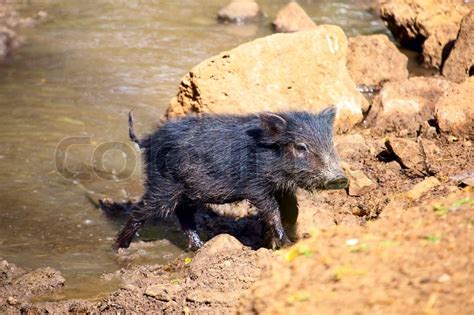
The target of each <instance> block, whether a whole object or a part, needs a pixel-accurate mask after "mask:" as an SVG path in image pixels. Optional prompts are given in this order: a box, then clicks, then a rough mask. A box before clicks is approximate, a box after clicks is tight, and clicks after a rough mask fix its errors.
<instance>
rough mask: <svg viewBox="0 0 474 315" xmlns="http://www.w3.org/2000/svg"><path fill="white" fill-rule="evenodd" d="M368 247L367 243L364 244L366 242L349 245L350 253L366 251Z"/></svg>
mask: <svg viewBox="0 0 474 315" xmlns="http://www.w3.org/2000/svg"><path fill="white" fill-rule="evenodd" d="M368 249H369V245H368V244H366V243H361V244H359V245H355V246H352V247H351V252H352V253H360V252H363V251H366V250H368Z"/></svg>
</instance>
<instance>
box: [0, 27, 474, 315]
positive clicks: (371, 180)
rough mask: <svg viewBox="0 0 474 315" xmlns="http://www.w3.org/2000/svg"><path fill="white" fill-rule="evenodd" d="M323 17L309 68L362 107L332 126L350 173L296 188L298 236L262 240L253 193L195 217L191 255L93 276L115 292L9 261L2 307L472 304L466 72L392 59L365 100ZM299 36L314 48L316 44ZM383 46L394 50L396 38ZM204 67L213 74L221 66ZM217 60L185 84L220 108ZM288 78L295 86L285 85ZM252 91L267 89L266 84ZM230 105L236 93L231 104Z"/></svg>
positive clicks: (366, 67) (34, 310)
mask: <svg viewBox="0 0 474 315" xmlns="http://www.w3.org/2000/svg"><path fill="white" fill-rule="evenodd" d="M330 29H333V31H334V34H336V35H337V36H335V37H334V38H332V39H331V40H328V39H327V38H326V37H325V35H327V32H321V31H319V33H318V31H317V30H316V31H315V33H314V34H316V35H315V36H320V37H321V38H322V40H321V42H322V43H324V45H326V46H327V47H326V46H324V47H326V50H321V51H318V52H319V53H321V55H322V56H330V57H331V58H335V57H334V56H336V57H337V58H335V60H333V61H331V62H332V63H331V64H316V67H317V69H323V70H324V71H327V72H324V71H321V72H319V75H320V77H321V80H323V79H324V80H325V81H328V82H329V83H330V84H328V89H327V90H326V91H324V93H326V94H325V95H324V97H326V98H327V99H324V102H321V103H325V102H326V100H330V99H331V98H332V97H334V95H335V93H332V92H331V91H332V90H331V89H333V90H337V87H336V86H335V85H334V82H335V81H338V82H339V84H342V85H341V86H343V87H344V88H346V89H347V91H348V92H347V93H340V94H341V95H338V96H337V97H338V98H340V99H345V98H346V96H347V94H349V93H352V95H355V96H357V97H355V96H354V98H353V99H356V98H357V100H358V101H357V103H356V105H357V106H358V107H357V106H356V107H353V108H352V109H354V108H355V109H358V111H357V110H356V111H352V114H354V113H355V114H357V116H356V117H351V116H350V115H347V116H344V115H341V116H339V119H341V120H343V119H348V121H350V123H349V124H347V126H350V127H347V126H346V127H344V128H343V127H341V130H342V131H341V132H342V133H343V134H338V135H337V136H335V145H336V148H337V151H338V152H339V154H340V156H341V159H342V162H343V163H342V164H343V167H344V169H345V171H346V173H347V174H348V176H349V177H350V181H351V184H350V186H349V188H348V189H347V190H340V191H324V192H317V193H314V194H309V193H305V192H300V193H299V195H298V197H299V219H298V221H297V224H296V225H295V226H290V227H287V228H288V229H289V230H290V231H289V232H290V235H291V236H292V237H293V238H294V239H298V242H297V243H296V244H295V245H294V246H293V247H290V248H287V249H284V250H279V251H270V250H268V249H264V248H260V246H261V242H262V240H261V234H262V226H261V225H260V223H259V222H258V221H257V220H256V218H255V217H253V210H252V209H251V208H249V207H248V205H247V204H245V203H242V204H239V205H229V206H223V207H218V208H216V209H215V210H214V212H215V213H214V212H205V213H200V214H199V216H198V225H199V230H200V231H202V232H203V234H204V235H205V238H206V239H208V240H209V241H208V242H207V243H206V245H205V246H204V247H203V248H202V249H201V250H199V251H198V252H197V253H196V254H191V253H186V254H183V255H182V256H180V257H179V258H177V259H175V260H173V261H171V262H169V263H167V264H166V265H158V264H155V265H144V266H138V267H136V266H135V267H126V268H123V269H120V270H119V271H117V272H114V273H109V274H105V275H103V276H101V277H100V278H99V277H98V279H97V281H98V282H97V283H106V284H113V286H117V287H119V288H118V289H116V290H112V291H113V292H112V293H107V290H105V289H104V291H103V292H102V293H101V294H99V295H97V296H96V297H95V298H93V299H88V300H82V299H70V298H67V295H65V294H64V288H65V287H67V282H66V280H65V279H64V277H63V276H62V275H61V274H60V272H58V271H56V270H54V269H51V268H40V269H36V270H33V271H31V270H25V269H23V268H19V267H17V266H15V265H14V264H11V263H8V262H7V261H4V260H3V261H1V263H0V313H13V314H15V313H28V314H43V313H66V312H73V313H101V312H103V313H114V314H117V313H119V314H123V313H150V312H154V313H168V314H176V313H185V314H209V313H211V314H212V313H215V314H222V313H226V314H227V313H242V314H247V313H267V314H288V313H290V314H301V313H314V311H315V310H317V311H318V312H320V313H322V314H346V313H347V314H353V313H364V314H365V313H380V314H386V313H408V314H419V313H426V314H438V313H441V314H452V313H456V314H472V313H473V312H474V285H473V279H472V276H473V274H474V263H473V260H474V238H473V237H472V234H473V231H474V220H473V215H474V190H473V188H472V186H473V180H474V179H473V176H474V174H473V170H472V161H473V160H474V148H473V143H472V134H471V130H472V125H469V122H470V119H471V117H470V116H468V115H467V114H469V113H470V108H469V104H467V102H466V99H469V95H472V90H471V89H469V84H471V83H470V82H473V81H469V80H468V81H466V83H465V84H462V85H454V84H452V83H449V82H447V81H446V80H444V79H443V78H440V77H436V78H408V75H409V74H408V73H407V71H406V60H405V59H403V58H399V59H400V60H399V62H398V63H397V67H399V68H400V69H401V70H403V71H399V72H398V73H397V75H396V76H395V75H393V76H385V73H382V74H384V76H380V77H377V78H375V79H376V80H375V79H374V82H377V84H378V83H380V84H381V86H377V87H376V89H375V93H376V92H377V91H379V90H381V92H380V94H378V95H375V97H374V98H372V99H371V100H370V101H365V99H363V98H362V96H361V95H360V94H358V92H357V90H356V84H355V82H352V81H356V79H355V75H354V73H351V76H352V80H351V79H350V78H349V75H348V73H347V69H346V63H345V61H346V55H345V54H346V51H345V48H344V47H346V44H344V43H345V42H346V38H345V35H344V33H343V32H342V31H339V30H337V29H335V28H334V27H330ZM318 34H319V35H318ZM321 34H322V35H321ZM323 35H324V36H323ZM302 36H306V35H304V34H303V35H302ZM311 36H312V35H311ZM311 36H310V34H309V33H308V38H307V43H312V42H313V40H312V38H311ZM291 40H293V39H291V38H290V37H284V36H279V37H272V38H271V39H270V40H269V42H271V41H275V42H279V41H281V43H284V42H285V41H286V44H288V43H289V42H290V43H291ZM362 40H363V39H358V40H357V42H359V41H360V42H362ZM384 42H385V43H384ZM386 42H387V40H384V39H374V38H372V39H370V42H369V44H370V45H368V46H367V47H372V46H378V45H387V44H386ZM259 43H261V42H259ZM353 43H354V42H353ZM313 44H314V43H313ZM336 44H337V45H336ZM252 45H253V46H252ZM371 45H372V46H371ZM255 46H256V45H255V42H254V43H253V44H250V45H249V46H247V48H248V49H240V50H235V51H233V52H230V53H225V54H223V55H224V56H227V57H225V59H227V58H228V56H231V57H232V58H233V57H234V56H236V55H237V56H240V57H242V56H247V57H248V55H246V54H248V51H252V50H251V49H252V47H253V48H255ZM392 46H393V47H392ZM305 47H307V48H311V49H313V48H314V49H316V50H317V49H319V48H318V47H323V44H321V45H319V44H318V45H310V44H308V46H305ZM315 47H316V48H315ZM335 47H343V48H342V49H339V48H337V49H335ZM362 48H363V49H367V48H366V46H364V47H362ZM300 49H301V48H300ZM389 49H391V50H392V51H393V50H396V48H395V46H394V45H391V46H390V47H389ZM301 50H303V51H302V52H301V51H298V49H296V48H295V51H297V53H300V52H301V54H300V55H298V56H304V55H305V53H306V48H305V49H301ZM336 52H337V54H340V56H339V55H336ZM377 52H378V55H385V53H380V51H377ZM239 54H240V55H239ZM279 55H281V54H280V53H279V52H278V51H276V50H269V51H268V52H265V54H263V55H262V61H263V62H265V63H266V64H269V62H271V61H272V60H273V61H274V60H278V59H277V58H278V56H279ZM362 55H364V54H362ZM395 55H396V54H395ZM275 56H277V57H275ZM287 56H288V55H287ZM375 57H377V56H375ZM375 57H374V58H375ZM378 57H380V56H378ZM382 57H383V56H382ZM219 58H220V57H217V59H212V60H220V59H219ZM222 58H224V57H222ZM264 58H267V59H264ZM385 59H387V58H385ZM212 60H211V61H212ZM233 60H237V63H235V64H233V65H232V70H233V71H234V73H238V72H237V71H238V69H240V68H241V67H240V64H239V63H238V62H239V61H242V60H243V58H240V59H239V58H235V59H233ZM249 60H250V59H249ZM305 60H306V59H305ZM321 60H329V57H328V58H321ZM259 61H260V60H259ZM298 61H301V59H298V58H295V59H294V60H292V62H293V63H294V64H295V65H298ZM365 61H367V60H365ZM306 62H308V67H306V66H301V67H300V69H299V71H301V73H302V74H303V75H301V76H300V77H307V73H305V71H308V68H309V67H310V66H311V67H312V66H314V63H311V60H306ZM382 62H383V61H382ZM385 62H386V63H389V62H390V60H385ZM229 63H230V62H228V61H225V62H223V64H224V65H226V64H227V65H228V64H229ZM300 64H301V62H300ZM204 65H206V64H205V63H204ZM336 66H337V67H336ZM377 66H378V65H375V68H377ZM384 66H386V65H384ZM318 67H319V68H318ZM371 67H374V65H373V62H364V63H362V65H360V68H361V69H362V70H357V68H358V67H355V68H356V70H354V71H355V72H357V71H359V73H358V75H359V76H360V77H359V79H361V78H364V79H367V75H366V73H371V74H373V73H374V71H372V70H374V69H372V68H371ZM204 68H205V69H207V70H206V71H209V73H211V76H212V75H213V74H214V72H213V71H215V70H216V69H214V68H207V67H204ZM196 69H198V70H199V66H198V67H196ZM209 69H210V70H209ZM222 69H223V70H222ZM222 69H220V70H222V71H221V73H220V74H221V75H222V76H221V77H219V78H220V79H219V80H221V81H220V82H217V83H220V84H221V85H222V86H221V87H219V88H218V89H213V88H209V89H208V90H206V89H205V88H201V89H194V90H195V91H193V93H194V92H196V91H197V92H199V93H201V94H198V95H199V96H200V98H195V99H192V101H196V103H198V101H200V100H201V101H202V100H203V99H204V97H206V98H207V99H206V100H209V101H208V102H207V101H206V102H204V103H203V104H201V103H200V104H197V105H199V106H203V107H202V108H201V109H204V110H210V111H211V112H212V111H214V110H215V109H213V108H212V107H210V106H208V104H211V103H212V101H213V100H215V99H216V96H219V95H220V94H221V93H220V92H221V90H222V89H223V87H229V86H232V85H229V84H227V81H226V80H228V77H227V76H226V75H227V73H229V72H228V71H226V68H225V67H223V68H222ZM236 69H237V70H236ZM270 70H275V72H272V71H268V72H266V74H267V75H268V77H269V78H271V80H269V81H270V82H277V81H278V80H281V82H285V79H286V78H287V76H286V74H283V75H281V73H280V76H276V75H273V74H275V73H278V71H277V70H278V68H274V69H270ZM364 71H365V72H364ZM385 72H386V71H385ZM191 73H192V72H191ZM195 73H196V72H194V74H195ZM246 73H247V71H245V69H244V70H243V71H242V73H241V74H242V76H241V78H240V80H239V81H238V83H239V84H241V86H242V87H245V86H246V84H248V83H249V81H247V79H246V78H247V75H246ZM314 73H316V71H314V72H313V74H314ZM199 74H200V77H199V76H191V75H188V76H187V77H190V78H193V80H196V78H202V81H199V80H197V81H192V82H193V84H195V85H196V86H198V85H199V84H203V82H204V83H206V75H207V74H208V73H206V72H205V71H200V72H199ZM328 75H330V76H331V77H330V79H328ZM356 75H357V73H356ZM185 78H186V77H185ZM232 78H234V77H232ZM331 78H336V79H337V80H336V79H334V80H333V79H331ZM219 80H217V81H219ZM387 80H389V81H391V80H393V81H391V82H388V83H387V82H386V81H387ZM186 82H188V81H186V80H183V82H182V84H181V86H180V88H181V90H180V92H181V94H178V97H177V99H176V100H174V101H172V103H171V104H172V105H173V104H174V105H175V107H174V108H175V110H174V111H168V113H170V112H172V113H173V114H176V113H178V114H179V113H180V112H179V111H178V110H176V108H178V109H180V108H184V109H186V108H187V107H186V106H183V105H186V104H187V101H188V100H186V97H188V96H189V95H188V94H189V93H186V91H187V90H186V88H187V87H189V86H187V85H186V84H185V83H186ZM318 82H321V81H318ZM341 82H342V83H341ZM293 83H294V86H291V88H287V87H286V86H283V85H282V86H283V88H282V89H283V91H284V92H281V93H280V94H278V93H277V92H273V93H272V95H273V97H275V100H277V99H281V97H288V99H289V100H291V99H293V100H294V99H297V98H298V97H299V98H301V100H302V103H304V102H303V101H305V100H307V99H317V97H314V98H311V97H307V95H308V94H304V93H307V92H308V90H309V88H308V85H304V84H301V83H299V82H298V81H295V82H293ZM313 83H314V82H313ZM316 83H317V82H316ZM331 83H332V85H331ZM362 83H364V82H362ZM382 83H383V84H382ZM382 85H383V86H382ZM201 87H209V85H206V84H203V85H202V86H201ZM211 87H215V86H211ZM318 87H319V84H313V85H312V86H311V88H312V90H311V91H310V92H312V93H314V95H317V94H318V92H319V91H318ZM242 90H245V89H242ZM291 90H293V91H300V92H301V93H293V92H288V91H291ZM216 91H217V92H216ZM214 92H215V93H214ZM230 92H235V91H230ZM254 92H255V91H254ZM303 92H304V93H303ZM206 93H207V94H206ZM258 93H259V94H258V96H261V97H262V98H265V97H267V95H266V94H265V93H267V89H264V88H262V89H261V90H259V91H258ZM290 93H293V94H290ZM308 93H309V92H308ZM470 93H471V94H470ZM254 94H255V95H254ZM254 94H251V93H250V92H249V95H250V96H249V100H251V99H252V98H254V97H256V96H257V92H255V93H254ZM229 95H230V96H229ZM235 95H237V96H236V97H235V98H234V99H231V98H232V97H233V96H235ZM235 95H233V94H232V93H229V94H228V95H226V97H229V99H230V100H231V101H234V102H235V104H239V103H238V101H240V99H239V97H238V96H239V95H238V93H237V94H235ZM453 95H454V96H453ZM305 96H306V97H305ZM179 97H181V98H179ZM318 97H319V95H318ZM173 102H174V103H173ZM229 103H230V102H229ZM275 103H277V101H275ZM340 103H342V104H346V105H347V104H348V103H347V102H340ZM216 104H218V103H216ZM230 104H232V103H230ZM296 104H299V103H298V102H296ZM193 105H196V104H193ZM313 105H314V104H310V105H308V104H305V106H313ZM349 105H354V104H349ZM321 106H322V105H321ZM340 107H343V106H340ZM461 107H462V108H461ZM170 108H173V107H170ZM189 108H199V107H198V106H194V107H193V106H189ZM216 108H217V106H216ZM400 108H401V109H400ZM235 109H236V107H235V106H230V107H229V109H228V110H235ZM253 109H254V107H248V108H242V111H244V110H253ZM313 109H314V108H313ZM342 109H345V110H347V109H348V108H347V106H346V108H342ZM349 109H350V108H349ZM219 110H222V108H221V109H219ZM215 111H217V110H215ZM349 112H351V110H349ZM458 112H463V113H467V114H466V115H465V116H463V117H461V118H462V119H459V120H456V119H455V120H450V118H452V117H451V116H450V113H458ZM363 118H367V119H364V120H363ZM443 119H445V120H443ZM354 125H355V127H352V126H354ZM341 126H344V125H343V124H342V125H341ZM348 129H350V131H347V130H348ZM216 213H217V214H216ZM224 215H228V216H229V217H225V216H224ZM159 242H160V241H146V242H143V241H138V242H135V243H133V245H132V248H131V249H130V250H123V251H121V252H120V253H119V254H117V259H118V260H121V261H123V262H124V264H127V263H133V261H134V260H136V259H139V256H140V250H141V249H143V248H148V247H153V246H158V245H159V244H158V243H159ZM113 286H112V287H113ZM106 287H107V285H104V288H106Z"/></svg>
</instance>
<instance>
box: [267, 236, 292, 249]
mask: <svg viewBox="0 0 474 315" xmlns="http://www.w3.org/2000/svg"><path fill="white" fill-rule="evenodd" d="M291 245H293V242H292V241H291V240H290V239H289V238H288V236H287V235H286V234H283V236H282V237H281V238H278V237H272V238H271V239H270V241H269V247H270V249H272V250H277V249H281V248H285V247H288V246H291Z"/></svg>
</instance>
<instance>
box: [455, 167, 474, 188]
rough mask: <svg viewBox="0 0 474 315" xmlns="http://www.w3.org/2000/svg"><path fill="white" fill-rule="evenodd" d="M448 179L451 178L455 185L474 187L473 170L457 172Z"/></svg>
mask: <svg viewBox="0 0 474 315" xmlns="http://www.w3.org/2000/svg"><path fill="white" fill-rule="evenodd" d="M450 179H451V180H453V181H454V182H455V183H456V184H457V185H461V186H462V185H464V186H473V187H474V170H471V171H467V172H463V173H461V174H457V175H455V176H452V177H451V178H450Z"/></svg>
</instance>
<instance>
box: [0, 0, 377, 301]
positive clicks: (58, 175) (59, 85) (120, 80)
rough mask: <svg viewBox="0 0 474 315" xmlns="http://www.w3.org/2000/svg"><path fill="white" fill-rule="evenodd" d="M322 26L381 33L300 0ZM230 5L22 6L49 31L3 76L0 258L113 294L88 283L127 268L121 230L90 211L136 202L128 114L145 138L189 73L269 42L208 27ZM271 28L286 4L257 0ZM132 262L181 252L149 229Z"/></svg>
mask: <svg viewBox="0 0 474 315" xmlns="http://www.w3.org/2000/svg"><path fill="white" fill-rule="evenodd" d="M299 2H300V3H301V5H302V6H303V7H304V8H305V9H306V10H307V12H308V13H309V14H310V16H312V18H313V19H314V20H315V21H316V22H317V23H318V24H321V23H332V24H338V25H341V26H342V27H343V28H344V30H345V31H346V33H347V34H348V35H356V34H361V33H362V34H368V33H376V32H384V31H385V29H384V27H383V26H382V23H381V22H380V21H379V20H377V19H375V18H374V17H372V16H371V15H370V14H368V13H366V12H365V11H363V9H361V8H359V7H358V6H357V5H356V4H354V3H353V2H351V1H347V0H346V1H330V0H318V1H310V0H308V1H299ZM223 3H225V1H217V0H212V1H198V0H180V1H175V0H168V1H164V0H163V1H153V0H149V1H119V0H116V1H39V0H38V1H25V2H24V3H23V4H22V5H21V11H23V12H24V13H25V14H29V13H32V12H37V11H38V10H45V11H47V12H48V13H49V20H48V21H47V22H45V23H43V24H41V25H39V26H37V27H35V28H32V29H26V30H23V31H21V35H22V36H24V37H25V39H26V44H25V45H24V46H23V47H22V48H21V49H19V50H17V51H16V52H15V54H14V55H13V56H12V57H11V58H9V59H8V60H7V61H6V62H5V63H3V64H2V65H1V67H0V141H1V149H0V165H1V167H0V197H1V202H0V257H3V258H5V259H7V260H9V261H11V262H14V263H17V264H19V265H20V266H22V267H28V268H37V267H43V266H51V267H54V268H57V269H59V270H61V271H62V272H63V274H64V275H65V276H66V279H67V280H68V284H67V286H68V288H69V294H66V297H67V295H69V296H74V297H81V296H89V297H91V296H95V295H96V294H97V293H98V292H99V291H104V290H106V289H107V288H108V285H107V284H103V283H102V284H101V283H97V281H92V279H94V278H96V277H97V275H99V274H101V273H104V272H111V271H114V270H116V269H118V268H119V267H120V266H121V265H124V264H127V263H128V261H124V260H122V259H120V258H118V257H117V256H116V255H114V254H113V253H112V252H111V250H110V245H111V242H112V239H113V237H114V235H115V234H116V232H117V230H118V228H119V226H120V224H121V221H120V220H110V219H108V218H107V217H105V216H104V215H103V214H102V213H101V212H100V211H99V210H98V209H97V208H96V207H95V206H94V204H93V203H92V202H91V199H92V200H96V199H97V198H99V197H100V196H110V197H112V198H114V199H115V200H120V199H124V198H129V197H134V196H139V195H140V193H141V189H142V187H141V185H140V182H141V181H140V180H141V171H140V159H139V155H138V152H137V151H136V150H135V149H134V148H133V146H131V145H130V143H129V142H128V141H127V128H126V115H127V112H128V111H129V110H130V109H133V110H134V112H135V116H136V120H137V123H136V125H137V126H136V129H137V130H138V132H139V133H143V132H147V131H150V130H151V129H152V128H153V125H154V124H155V123H156V121H157V120H158V118H159V117H160V115H161V114H162V113H163V111H164V109H165V108H166V106H167V103H168V101H169V99H170V98H171V97H172V96H173V95H174V94H175V93H176V88H177V85H178V83H179V79H180V78H181V77H182V76H183V75H184V74H185V73H186V71H187V70H189V69H190V68H191V67H192V66H193V65H195V64H197V63H198V62H200V61H201V60H203V59H205V58H207V57H209V56H212V55H213V54H216V53H218V52H220V51H222V50H226V49H229V48H232V47H234V46H236V45H237V44H239V43H242V42H244V41H248V40H251V39H253V38H256V37H260V36H264V35H267V34H270V33H271V31H270V29H269V27H268V23H269V21H270V18H267V19H266V20H265V21H264V22H262V23H261V24H258V25H250V26H229V25H220V24H218V23H216V21H215V13H216V12H217V10H218V8H219V7H220V6H221V5H222V4H223ZM259 3H260V4H261V7H262V9H263V10H264V11H265V13H266V14H267V15H268V16H269V17H272V16H274V14H275V12H276V11H277V10H278V8H279V7H281V5H282V4H284V3H286V1H276V0H272V1H271V0H266V1H263V0H261V1H259ZM142 239H152V240H158V241H157V243H156V244H155V245H154V246H144V247H143V248H140V249H138V250H135V254H136V255H135V256H136V257H138V258H139V259H135V260H134V263H141V262H150V261H152V262H164V261H167V260H169V259H171V258H172V257H175V256H176V255H178V254H179V253H181V252H182V245H183V239H182V237H181V234H180V233H179V231H178V230H177V228H176V227H175V226H174V225H170V224H162V225H158V226H152V227H148V228H147V229H146V230H145V231H143V232H142Z"/></svg>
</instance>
